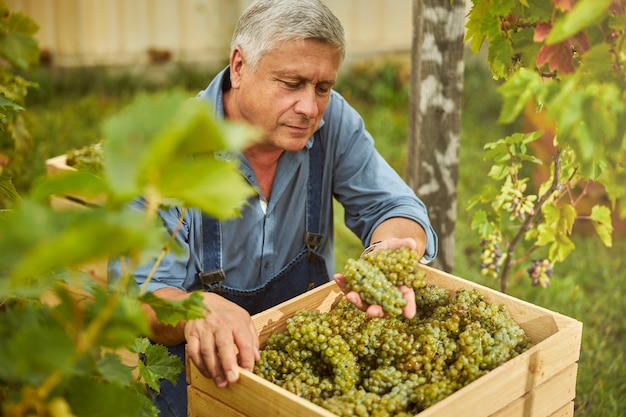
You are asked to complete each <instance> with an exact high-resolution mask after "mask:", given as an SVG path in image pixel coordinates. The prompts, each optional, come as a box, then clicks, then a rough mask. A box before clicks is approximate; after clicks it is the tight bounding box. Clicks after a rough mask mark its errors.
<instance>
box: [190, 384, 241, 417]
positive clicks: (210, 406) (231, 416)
mask: <svg viewBox="0 0 626 417" xmlns="http://www.w3.org/2000/svg"><path fill="white" fill-rule="evenodd" d="M187 404H188V409H189V411H188V413H187V415H188V416H189V417H202V416H213V417H217V416H219V417H246V416H245V414H241V413H240V412H238V411H236V410H233V409H232V408H231V407H229V406H227V405H226V404H224V403H222V402H220V401H217V400H216V399H215V398H213V397H211V396H209V395H207V394H205V393H204V392H202V391H200V390H198V389H196V388H194V387H188V388H187Z"/></svg>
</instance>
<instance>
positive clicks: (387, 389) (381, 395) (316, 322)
mask: <svg viewBox="0 0 626 417" xmlns="http://www.w3.org/2000/svg"><path fill="white" fill-rule="evenodd" d="M398 254H399V251H397V252H396V253H394V254H393V257H395V256H397V255H398ZM374 258H376V259H382V258H386V259H391V258H392V257H390V256H388V255H387V256H384V255H382V254H378V256H376V257H374V256H372V257H368V258H366V259H370V260H372V259H374ZM399 259H400V258H399ZM372 262H378V261H373V260H372ZM396 262H399V263H400V264H402V263H403V262H404V261H402V260H401V259H400V260H398V259H396ZM406 263H407V264H408V263H414V264H413V265H412V267H409V265H404V267H403V268H401V269H402V270H403V271H405V272H401V273H399V275H400V276H403V277H405V278H392V280H393V284H394V285H395V284H397V283H399V282H402V283H403V285H406V282H407V281H398V280H403V279H409V278H406V276H407V275H406V274H407V272H406V271H410V272H408V274H414V275H415V274H416V275H419V276H420V277H419V278H415V277H413V278H410V280H412V281H411V282H412V283H413V284H414V285H416V286H417V288H413V290H414V292H415V296H416V303H417V306H418V314H417V315H416V316H415V317H414V318H412V319H407V318H405V317H403V316H402V315H388V316H387V317H370V316H368V315H367V314H366V313H364V312H362V311H360V310H358V309H357V308H356V307H355V306H354V305H352V304H351V303H350V302H348V301H347V300H346V298H345V297H343V298H341V299H340V301H339V302H338V303H337V305H336V306H335V307H334V308H333V309H332V310H330V311H328V312H323V313H320V312H312V311H306V310H302V311H299V312H298V313H296V314H295V315H294V316H292V317H291V318H289V319H288V321H287V326H286V327H287V328H286V330H285V331H284V332H282V333H275V334H273V335H272V336H270V337H269V338H268V340H267V342H266V345H265V347H264V348H263V349H262V350H261V359H260V360H259V361H258V362H257V363H256V365H255V369H254V372H255V373H256V374H257V375H260V376H262V377H263V378H265V379H267V380H269V381H272V382H274V383H275V384H277V385H279V386H281V387H283V388H285V389H287V390H289V391H291V392H293V393H295V394H297V395H299V396H300V397H303V398H306V399H308V400H310V401H312V402H313V403H315V404H318V405H320V406H321V407H324V408H326V409H327V410H329V411H331V412H332V413H334V414H336V415H338V416H394V417H405V416H412V415H415V414H417V413H419V412H420V411H422V410H424V409H426V408H428V407H430V406H431V405H433V404H435V403H436V402H438V401H440V400H442V399H444V398H445V397H447V396H448V395H450V394H452V393H453V392H455V391H456V390H458V389H460V388H462V387H463V386H465V385H467V384H469V383H470V382H472V381H474V380H475V379H476V378H479V377H480V376H482V375H484V374H485V373H487V372H489V371H490V370H492V369H494V368H496V367H497V366H499V365H501V364H502V363H504V362H506V361H508V360H509V359H511V358H513V357H515V356H517V355H519V354H520V353H522V352H523V351H525V350H526V349H528V348H529V347H530V346H531V343H530V340H529V339H528V337H527V336H526V335H525V333H524V331H523V330H522V329H521V328H520V327H519V326H518V325H517V324H516V323H515V321H514V320H513V319H512V318H511V316H510V315H509V313H508V311H507V310H506V308H505V307H504V306H502V305H498V304H494V303H489V302H487V301H486V300H485V299H484V297H483V296H482V294H480V293H479V292H478V291H477V290H459V291H457V292H456V293H454V294H451V293H450V292H448V291H447V290H445V289H443V288H441V287H438V286H433V285H427V284H426V282H425V280H424V276H423V275H422V274H420V273H419V271H418V267H417V260H416V259H414V258H412V257H411V258H408V260H407V261H406ZM393 269H394V270H395V269H396V268H393ZM378 270H379V271H380V270H381V269H380V268H379V269H378ZM390 270H391V269H385V271H386V272H381V273H383V274H390V272H389V271H390Z"/></svg>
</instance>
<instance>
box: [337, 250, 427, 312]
mask: <svg viewBox="0 0 626 417" xmlns="http://www.w3.org/2000/svg"><path fill="white" fill-rule="evenodd" d="M404 246H406V247H408V248H409V249H411V250H415V249H416V247H417V244H416V242H415V240H414V239H412V238H403V239H398V238H392V239H387V240H383V241H381V242H380V243H378V244H376V246H374V247H373V248H372V249H371V251H372V252H374V251H378V250H380V249H398V248H401V247H404ZM333 279H334V280H335V282H336V283H337V285H338V286H339V288H341V290H342V291H343V292H344V293H345V294H346V299H347V300H348V301H350V302H351V303H352V304H354V305H355V307H356V308H358V309H359V310H362V311H365V312H366V313H367V314H368V315H369V316H371V317H384V316H385V312H384V310H383V308H382V307H381V306H379V305H377V304H368V303H366V302H365V301H363V300H362V299H361V296H360V295H359V293H357V292H355V291H348V292H347V291H346V280H345V277H344V276H343V274H335V275H334V276H333ZM398 289H399V290H400V291H401V292H402V296H403V297H404V299H405V300H406V305H405V306H404V308H403V309H402V313H403V314H404V317H406V318H408V319H412V318H413V317H415V314H416V313H417V307H416V305H415V292H413V289H412V288H409V287H407V286H406V285H401V286H399V287H398Z"/></svg>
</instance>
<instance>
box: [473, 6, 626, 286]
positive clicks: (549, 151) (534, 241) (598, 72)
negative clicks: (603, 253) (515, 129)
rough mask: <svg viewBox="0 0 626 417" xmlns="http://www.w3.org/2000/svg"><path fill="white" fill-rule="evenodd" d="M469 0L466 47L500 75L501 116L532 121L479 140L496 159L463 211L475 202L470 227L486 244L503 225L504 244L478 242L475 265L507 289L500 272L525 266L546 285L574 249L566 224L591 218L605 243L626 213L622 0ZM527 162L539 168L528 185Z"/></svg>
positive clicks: (624, 10) (535, 279)
mask: <svg viewBox="0 0 626 417" xmlns="http://www.w3.org/2000/svg"><path fill="white" fill-rule="evenodd" d="M471 3H472V7H471V9H470V11H469V13H468V15H467V23H466V28H467V31H466V35H465V41H466V42H467V43H468V44H469V46H470V48H471V49H472V50H473V51H474V52H479V51H480V50H481V49H482V47H483V46H485V47H486V48H487V63H488V65H489V69H490V71H491V74H492V75H493V77H494V78H495V79H502V80H503V81H504V82H503V83H502V85H501V86H500V87H498V92H499V93H500V94H501V96H502V108H501V111H500V114H499V118H498V121H499V122H501V123H507V124H509V123H513V122H515V121H519V120H520V119H521V118H522V117H523V119H524V121H525V122H530V123H524V126H525V129H526V131H525V132H524V133H515V134H512V135H510V136H508V137H505V138H502V139H498V140H496V141H493V142H490V143H487V144H486V145H485V147H484V149H485V155H484V156H485V159H486V160H490V161H492V162H493V164H492V167H491V169H490V171H489V173H488V178H489V180H490V181H489V182H487V183H485V185H484V186H483V189H482V191H481V192H480V194H478V195H476V196H475V197H473V198H472V199H471V201H470V204H469V207H468V210H472V209H474V208H478V210H476V211H475V212H474V215H473V219H472V229H473V230H475V231H477V232H478V234H479V235H480V240H481V241H482V242H484V243H485V244H491V243H493V242H491V241H490V238H489V236H491V235H493V233H494V231H498V232H499V233H501V234H502V236H501V241H500V242H499V243H500V244H501V245H500V248H501V250H502V252H503V253H504V254H503V256H502V258H501V259H499V263H495V262H493V261H494V260H495V259H494V258H493V257H491V256H489V254H493V253H494V251H493V248H489V247H485V246H484V245H483V248H482V249H483V252H482V256H483V258H484V259H483V260H482V262H481V264H482V265H481V273H483V274H484V275H489V276H498V277H499V280H500V287H501V290H502V291H503V292H506V290H507V276H508V274H509V273H510V272H512V270H513V268H514V267H515V266H518V265H524V267H525V268H526V270H527V272H528V274H529V276H530V278H531V282H532V285H534V286H542V287H547V286H548V285H549V284H550V279H551V278H552V270H553V266H554V265H555V264H556V263H558V262H563V261H564V260H565V259H566V258H567V257H568V256H569V255H570V253H571V252H572V251H573V250H574V249H575V246H574V243H573V241H572V240H571V239H570V235H571V234H572V231H573V224H574V222H577V221H583V222H584V221H589V222H590V223H591V225H592V226H593V228H594V230H595V231H596V233H597V234H598V236H599V237H600V239H601V240H602V242H603V243H604V244H605V246H607V247H611V246H612V234H613V222H614V221H615V220H619V219H623V218H625V217H626V210H625V209H624V207H626V205H625V197H626V187H625V186H624V184H626V181H625V176H626V170H624V164H623V160H624V155H625V152H626V142H624V140H623V138H624V134H625V132H626V123H625V122H624V120H626V117H625V116H626V106H624V105H623V103H624V97H625V92H626V77H625V74H626V71H625V70H624V69H625V68H626V55H625V54H624V45H626V20H625V19H624V17H625V16H626V3H625V2H624V1H623V0H601V1H600V0H577V1H575V2H574V1H566V2H564V1H547V0H539V1H535V2H526V1H522V2H519V1H514V0H503V1H501V2H498V6H497V7H494V5H493V2H492V1H490V0H472V2H471ZM616 103H619V104H617V105H616ZM574 115H575V116H574ZM528 127H531V129H528ZM533 130H534V131H533ZM543 142H545V143H543ZM542 145H546V146H542ZM532 148H535V149H543V152H541V151H536V152H534V153H533V152H531V150H532ZM529 163H530V164H536V165H535V166H531V167H530V169H531V170H533V171H535V172H539V173H540V174H542V175H539V176H537V175H535V176H534V178H535V179H536V182H537V183H536V184H535V187H532V188H531V187H530V184H531V183H530V176H529V175H528V166H529V165H528V164H529ZM539 165H545V168H543V169H542V167H540V166H539ZM522 167H524V169H522ZM592 185H597V186H600V188H601V189H602V192H603V194H604V195H603V196H602V197H603V198H602V199H593V198H592V199H590V200H589V201H591V203H592V204H590V206H591V210H590V211H591V212H590V213H589V210H588V209H587V208H585V206H586V204H579V203H580V202H581V201H582V199H583V197H586V194H587V190H588V189H589V188H590V187H591V186H592ZM540 249H546V250H545V251H543V250H542V252H544V253H545V254H544V255H542V258H543V257H545V265H544V264H543V262H544V261H541V262H539V261H532V260H531V259H532V258H531V254H532V253H533V252H535V251H538V250H540ZM535 257H536V255H535ZM522 261H524V262H523V263H522Z"/></svg>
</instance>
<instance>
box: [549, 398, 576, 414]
mask: <svg viewBox="0 0 626 417" xmlns="http://www.w3.org/2000/svg"><path fill="white" fill-rule="evenodd" d="M550 417H574V401H571V402H569V403H567V404H565V405H564V406H563V407H561V408H560V409H558V410H557V411H556V412H555V413H554V414H552V415H551V416H550Z"/></svg>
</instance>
